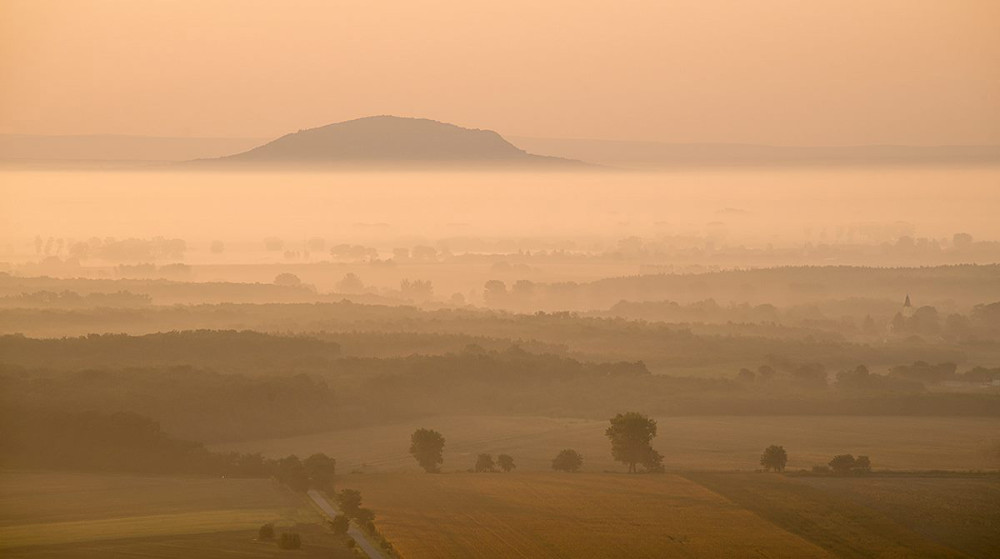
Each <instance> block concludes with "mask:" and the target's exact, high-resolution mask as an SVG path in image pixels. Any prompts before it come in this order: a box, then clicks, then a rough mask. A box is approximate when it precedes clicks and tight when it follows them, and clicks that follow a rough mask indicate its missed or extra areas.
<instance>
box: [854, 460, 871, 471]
mask: <svg viewBox="0 0 1000 559" xmlns="http://www.w3.org/2000/svg"><path fill="white" fill-rule="evenodd" d="M871 471H872V461H871V458H868V457H867V456H858V457H857V458H856V459H855V460H854V472H855V473H859V474H869V473H871Z"/></svg>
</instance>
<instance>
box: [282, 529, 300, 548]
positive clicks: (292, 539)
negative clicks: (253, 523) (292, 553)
mask: <svg viewBox="0 0 1000 559" xmlns="http://www.w3.org/2000/svg"><path fill="white" fill-rule="evenodd" d="M278 547H280V548H281V549H298V548H300V547H302V538H301V537H299V534H298V532H284V533H282V534H281V537H280V538H278Z"/></svg>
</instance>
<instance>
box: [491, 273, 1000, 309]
mask: <svg viewBox="0 0 1000 559" xmlns="http://www.w3.org/2000/svg"><path fill="white" fill-rule="evenodd" d="M485 290H486V293H485V299H486V303H487V304H488V305H490V306H494V307H499V308H514V309H523V308H531V309H542V310H549V309H560V310H590V309H607V308H610V307H611V306H612V305H615V304H617V303H618V302H620V301H623V300H625V301H663V300H667V301H678V302H681V303H691V302H695V301H702V300H705V299H718V300H722V301H740V302H747V303H751V304H762V303H768V304H772V305H779V306H784V305H800V304H807V303H810V302H814V301H817V300H821V299H851V298H868V299H889V300H900V299H901V298H902V297H903V296H904V295H906V294H907V293H911V294H918V293H919V294H920V297H921V299H922V300H923V301H925V302H931V301H934V302H938V301H949V302H951V303H952V304H955V305H958V306H963V307H968V306H972V305H975V304H977V303H981V302H983V301H997V300H1000V265H997V264H990V265H983V266H977V265H957V266H935V267H926V268H874V267H871V268H866V267H857V266H800V267H782V268H766V269H750V270H732V271H724V272H711V273H704V274H649V275H639V276H631V277H621V278H608V279H602V280H598V281H594V282H590V283H577V282H558V283H539V282H532V281H527V280H521V281H518V282H515V283H513V284H508V283H506V282H502V281H495V282H490V283H488V284H487V285H486V287H485Z"/></svg>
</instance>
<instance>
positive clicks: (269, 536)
mask: <svg viewBox="0 0 1000 559" xmlns="http://www.w3.org/2000/svg"><path fill="white" fill-rule="evenodd" d="M257 539H258V540H273V539H274V524H271V523H267V524H265V525H263V526H261V527H260V528H258V529H257Z"/></svg>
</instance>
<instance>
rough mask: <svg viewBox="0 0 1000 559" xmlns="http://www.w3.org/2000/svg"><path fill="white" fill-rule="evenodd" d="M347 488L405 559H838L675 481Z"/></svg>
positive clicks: (546, 479)
mask: <svg viewBox="0 0 1000 559" xmlns="http://www.w3.org/2000/svg"><path fill="white" fill-rule="evenodd" d="M343 485H344V486H348V487H352V488H356V489H360V490H361V492H362V495H363V499H364V502H365V506H368V507H371V508H372V509H374V510H375V513H376V515H377V524H378V526H379V528H380V529H381V530H382V531H383V533H384V534H385V535H386V537H388V538H389V540H390V541H392V542H393V545H395V546H396V548H397V549H398V550H399V551H400V553H401V554H402V555H403V556H404V557H406V558H407V559H422V558H431V557H434V558H436V557H470V558H472V557H475V558H484V559H485V558H492V557H538V558H549V557H567V558H568V557H580V558H587V557H601V558H604V557H609V558H610V557H629V558H644V557H649V558H654V557H656V558H658V557H802V558H805V557H830V556H831V555H830V554H828V553H827V552H826V551H824V550H823V549H821V548H819V547H817V546H816V545H814V544H812V543H810V542H807V541H805V540H804V539H802V538H800V537H798V536H796V535H793V534H791V533H789V532H786V531H785V530H783V529H781V528H778V527H776V526H774V525H773V524H771V523H769V522H767V521H765V520H762V519H761V518H759V517H757V516H756V515H754V514H752V513H750V512H748V511H746V510H743V509H742V508H741V507H739V506H736V505H734V504H733V503H731V502H729V501H727V500H726V499H724V498H722V497H719V496H718V495H716V494H715V493H712V492H711V491H708V490H707V489H705V488H703V487H701V486H699V485H697V484H695V483H692V482H690V481H688V480H685V479H683V478H681V477H677V476H674V475H669V474H668V475H663V476H626V475H615V474H555V473H547V474H542V473H532V474H520V473H513V474H505V475H501V474H464V473H462V474H444V475H426V474H379V475H356V476H349V477H348V478H347V479H345V480H344V481H343ZM428 534H433V537H428Z"/></svg>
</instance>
